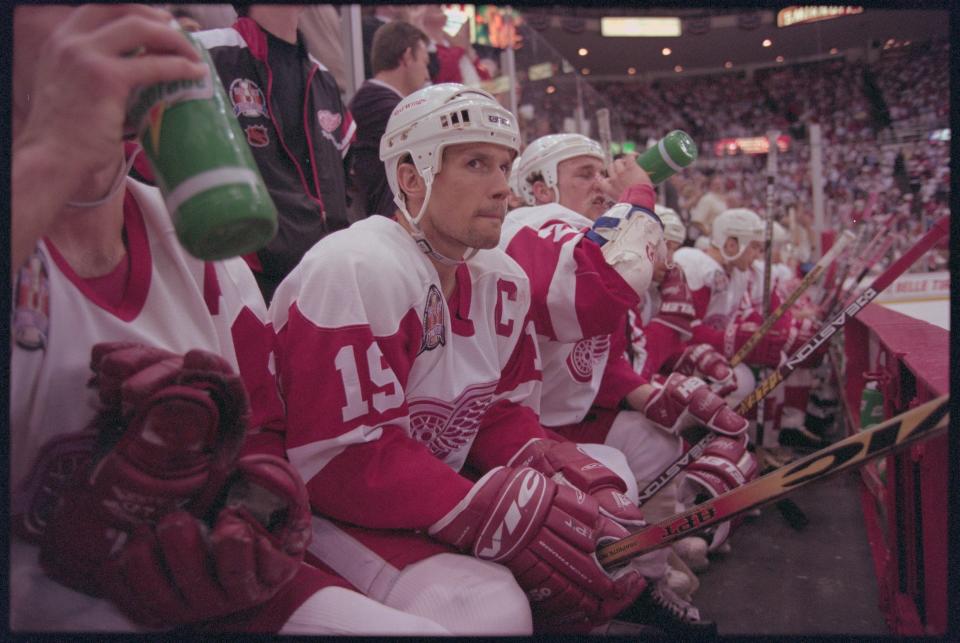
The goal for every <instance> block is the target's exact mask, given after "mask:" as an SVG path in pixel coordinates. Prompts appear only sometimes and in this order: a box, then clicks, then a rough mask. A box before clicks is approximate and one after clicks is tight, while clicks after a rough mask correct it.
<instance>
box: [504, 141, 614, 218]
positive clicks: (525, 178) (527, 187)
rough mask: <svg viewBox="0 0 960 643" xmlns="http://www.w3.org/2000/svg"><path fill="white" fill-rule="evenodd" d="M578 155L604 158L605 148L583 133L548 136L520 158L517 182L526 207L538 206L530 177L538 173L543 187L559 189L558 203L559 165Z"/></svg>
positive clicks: (536, 142) (535, 142) (531, 146)
mask: <svg viewBox="0 0 960 643" xmlns="http://www.w3.org/2000/svg"><path fill="white" fill-rule="evenodd" d="M577 156H591V157H594V158H597V159H599V160H600V161H601V162H602V161H603V159H604V156H603V148H602V147H600V144H599V143H597V142H596V141H594V140H593V139H590V138H587V137H586V136H583V135H581V134H548V135H547V136H541V137H540V138H538V139H536V140H535V141H533V142H532V143H530V145H528V146H527V149H525V150H524V151H523V154H521V155H520V164H519V165H518V166H517V170H518V172H517V173H518V174H519V176H518V178H517V183H518V184H519V185H520V189H521V190H522V194H521V195H520V196H522V197H523V199H524V201H526V203H527V205H536V203H537V202H536V198H535V197H534V194H533V185H532V184H531V183H530V180H529V179H530V177H531V176H532V175H533V174H537V173H539V174H540V176H541V177H542V179H543V182H544V184H545V185H546V186H547V187H548V188H551V189H554V190H556V192H557V200H559V199H560V188H559V187H558V185H557V165H559V164H560V163H561V162H563V161H565V160H567V159H571V158H574V157H577Z"/></svg>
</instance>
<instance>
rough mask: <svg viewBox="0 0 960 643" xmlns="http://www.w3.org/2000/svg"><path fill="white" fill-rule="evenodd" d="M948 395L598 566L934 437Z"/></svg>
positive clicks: (605, 555)
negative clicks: (918, 441)
mask: <svg viewBox="0 0 960 643" xmlns="http://www.w3.org/2000/svg"><path fill="white" fill-rule="evenodd" d="M949 411H950V396H949V395H942V396H940V397H938V398H937V399H935V400H931V401H929V402H926V403H924V404H921V405H920V406H917V407H915V408H913V409H910V410H908V411H905V412H904V413H901V414H900V415H898V416H896V417H893V418H891V419H889V420H887V421H885V422H881V423H880V424H876V425H874V426H872V427H870V428H868V429H864V430H863V431H860V432H858V433H854V434H853V435H851V436H848V437H846V438H844V439H843V440H840V441H839V442H836V443H834V444H832V445H830V446H829V447H827V448H825V449H821V450H820V451H817V452H815V453H812V454H810V455H808V456H807V457H805V458H802V459H800V460H797V461H796V462H793V463H791V464H789V465H787V466H785V467H781V468H779V469H776V470H774V471H772V472H770V473H768V474H767V475H765V476H763V477H761V478H757V479H756V480H754V481H752V482H748V483H747V484H745V485H743V486H741V487H736V488H735V489H731V490H730V491H728V492H726V493H725V494H723V495H720V496H717V497H716V498H711V499H710V500H707V501H706V502H703V503H700V504H699V505H697V506H695V507H693V508H692V509H690V510H688V511H685V512H682V513H679V514H677V515H675V516H672V517H670V518H666V519H665V520H661V521H660V522H657V523H656V524H653V525H650V526H648V527H645V528H644V529H641V530H640V531H638V532H636V533H634V534H631V535H629V536H627V537H625V538H621V539H620V540H618V541H616V542H614V543H611V544H609V545H605V546H602V547H600V548H599V549H598V550H597V557H598V559H599V560H600V564H601V565H603V566H604V567H605V568H607V569H610V568H611V567H614V566H616V565H617V564H619V563H623V562H625V561H627V560H628V559H631V558H633V557H635V556H639V555H640V554H645V553H647V552H649V551H652V550H654V549H658V548H660V547H662V546H664V545H666V544H667V543H670V542H673V541H674V540H679V539H680V538H684V537H686V536H689V535H690V534H691V533H694V532H696V531H699V530H700V529H703V528H705V527H709V526H711V525H714V524H717V523H719V522H723V521H726V520H729V519H730V518H733V517H734V516H737V515H739V514H741V513H743V512H745V511H748V510H750V509H753V508H754V507H757V506H759V505H764V504H767V503H769V502H772V501H774V500H776V499H778V498H781V497H783V496H785V495H787V494H789V493H792V492H793V491H795V490H797V489H799V488H801V487H803V486H804V485H807V484H810V483H811V482H816V481H819V480H823V479H825V478H827V477H828V476H832V475H834V474H836V473H839V472H841V471H846V470H848V469H851V468H853V467H860V466H862V465H864V464H866V463H867V462H869V461H870V460H873V459H874V458H876V457H879V456H881V455H886V454H889V453H893V452H896V451H899V450H901V449H903V448H904V447H906V446H908V445H910V444H912V443H913V442H916V441H917V440H922V439H926V438H929V437H933V436H935V435H938V434H940V433H941V432H942V431H943V430H945V429H946V427H947V424H948V422H949Z"/></svg>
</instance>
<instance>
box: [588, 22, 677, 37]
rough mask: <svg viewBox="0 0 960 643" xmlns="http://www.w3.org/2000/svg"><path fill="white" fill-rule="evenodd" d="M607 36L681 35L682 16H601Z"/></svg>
mask: <svg viewBox="0 0 960 643" xmlns="http://www.w3.org/2000/svg"><path fill="white" fill-rule="evenodd" d="M600 35H602V36H603V37H605V38H664V37H671V36H679V35H680V18H646V17H644V18H638V17H633V18H620V17H602V18H600Z"/></svg>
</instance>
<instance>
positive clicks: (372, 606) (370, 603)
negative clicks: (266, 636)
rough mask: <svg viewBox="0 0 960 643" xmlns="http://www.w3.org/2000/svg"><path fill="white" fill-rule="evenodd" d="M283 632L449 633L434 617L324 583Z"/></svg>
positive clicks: (342, 633)
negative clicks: (385, 603) (414, 612)
mask: <svg viewBox="0 0 960 643" xmlns="http://www.w3.org/2000/svg"><path fill="white" fill-rule="evenodd" d="M279 633H280V634H281V635H286V634H305V635H314V636H316V635H318V634H321V635H323V634H329V635H335V636H339V635H360V636H447V635H449V634H450V633H451V632H450V631H449V630H447V629H446V628H445V627H443V626H441V625H439V624H438V623H435V622H434V621H432V620H430V619H428V618H425V617H423V616H419V615H416V614H409V613H407V612H402V611H400V610H398V609H394V608H392V607H388V606H386V605H383V604H382V603H378V602H376V601H374V600H372V599H370V598H367V597H366V596H364V595H363V594H360V593H359V592H354V591H352V590H349V589H346V588H343V587H324V588H323V589H321V590H320V591H318V592H316V593H315V594H313V595H312V596H310V598H308V599H307V600H306V601H304V602H303V604H301V605H300V607H298V608H297V609H296V611H294V612H293V614H291V616H290V618H289V619H287V622H286V623H285V624H284V626H283V628H281V630H280V632H279Z"/></svg>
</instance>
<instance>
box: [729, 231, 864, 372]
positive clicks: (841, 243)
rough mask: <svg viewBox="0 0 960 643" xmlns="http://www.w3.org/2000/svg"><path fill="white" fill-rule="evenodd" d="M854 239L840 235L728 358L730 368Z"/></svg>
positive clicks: (851, 236) (744, 355)
mask: <svg viewBox="0 0 960 643" xmlns="http://www.w3.org/2000/svg"><path fill="white" fill-rule="evenodd" d="M855 238H856V237H855V235H854V234H853V233H852V232H850V231H849V230H847V231H846V232H844V233H843V234H842V235H840V238H839V239H837V242H836V243H835V244H833V247H831V248H830V250H828V251H827V254H825V255H823V256H822V257H820V261H818V262H817V263H816V265H815V266H814V267H813V268H811V269H810V271H809V272H807V274H806V275H804V276H803V280H802V281H801V282H800V283H799V284H798V285H797V287H796V288H794V289H793V292H791V293H790V295H789V296H788V297H787V298H786V299H785V300H784V301H783V302H781V303H780V305H779V306H777V309H776V310H774V311H773V313H772V314H771V315H768V316H767V318H766V319H765V320H764V322H763V324H761V325H760V327H759V328H758V329H757V330H755V331H754V332H753V335H751V336H750V339H748V340H747V341H746V342H745V343H744V344H743V346H741V347H740V350H738V351H737V352H736V354H735V355H734V356H733V357H731V358H730V367H731V368H733V367H734V366H736V365H737V364H739V363H740V362H742V361H743V359H744V358H745V357H746V356H747V355H749V354H750V351H752V350H753V349H754V347H755V346H756V345H757V344H758V343H759V342H760V340H761V339H763V337H764V336H765V335H766V334H767V332H768V331H769V330H770V328H772V327H773V325H774V324H776V323H777V322H778V321H779V320H780V318H781V317H783V316H784V315H785V314H786V312H787V310H789V309H790V307H791V306H793V304H794V303H795V302H796V301H797V300H798V299H800V296H801V295H803V293H804V292H806V290H807V289H808V288H809V287H810V286H811V285H812V284H813V282H815V281H816V280H817V279H819V278H820V275H822V274H823V273H824V272H825V271H826V270H827V267H828V266H830V264H832V263H833V261H834V259H836V258H837V255H839V254H840V252H841V251H842V250H843V249H844V248H845V247H846V246H847V245H848V244H849V243H850V242H851V241H853V240H854V239H855Z"/></svg>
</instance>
